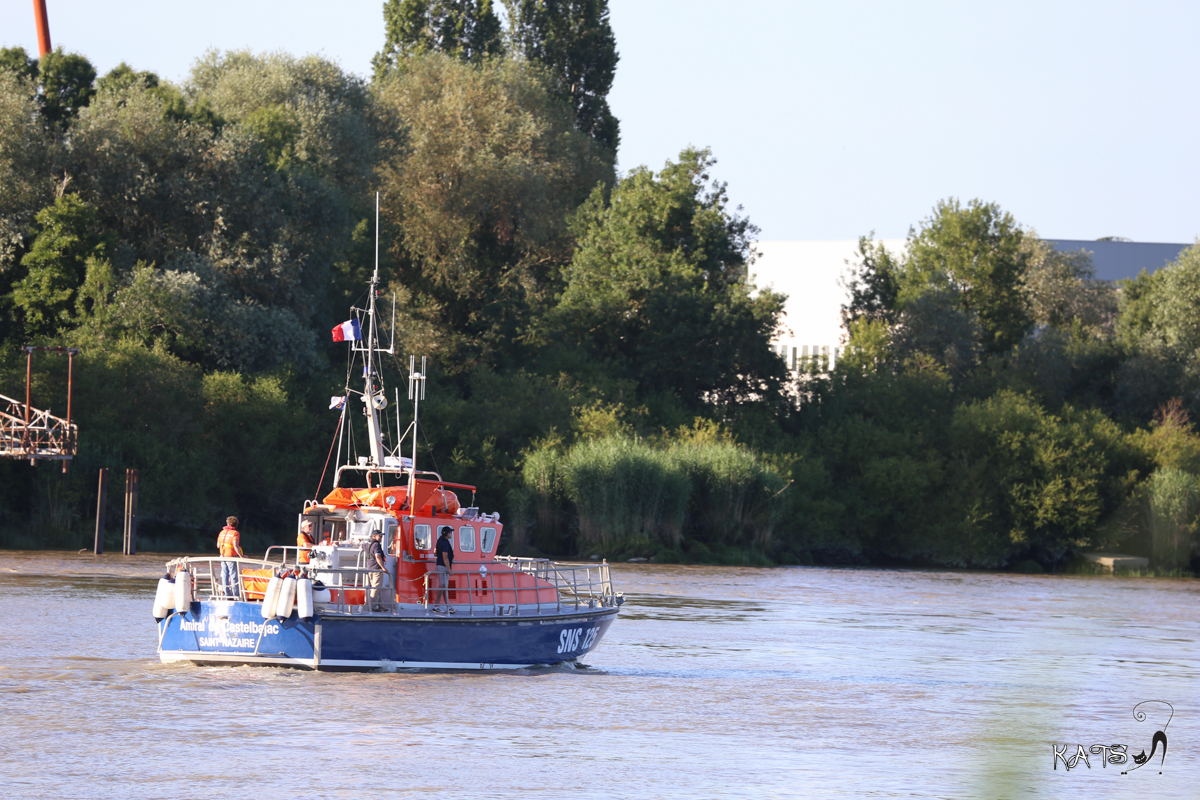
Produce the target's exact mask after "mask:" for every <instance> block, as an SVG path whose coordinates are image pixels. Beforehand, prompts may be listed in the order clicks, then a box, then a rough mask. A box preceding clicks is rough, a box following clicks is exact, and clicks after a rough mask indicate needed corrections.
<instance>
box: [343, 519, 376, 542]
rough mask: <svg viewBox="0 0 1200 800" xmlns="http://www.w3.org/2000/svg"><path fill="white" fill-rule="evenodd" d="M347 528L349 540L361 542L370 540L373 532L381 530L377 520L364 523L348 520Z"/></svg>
mask: <svg viewBox="0 0 1200 800" xmlns="http://www.w3.org/2000/svg"><path fill="white" fill-rule="evenodd" d="M346 527H347V528H348V529H349V532H350V534H349V537H348V538H349V539H350V540H351V541H359V540H364V541H365V540H366V539H369V538H370V536H371V532H372V531H376V530H379V524H378V522H376V521H375V520H370V519H366V520H363V521H362V522H359V521H357V520H348V521H347V523H346Z"/></svg>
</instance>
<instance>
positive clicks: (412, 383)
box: [408, 356, 425, 514]
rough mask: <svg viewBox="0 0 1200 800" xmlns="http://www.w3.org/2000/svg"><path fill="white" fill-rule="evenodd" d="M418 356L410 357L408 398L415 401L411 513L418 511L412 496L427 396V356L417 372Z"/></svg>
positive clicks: (414, 487) (422, 357)
mask: <svg viewBox="0 0 1200 800" xmlns="http://www.w3.org/2000/svg"><path fill="white" fill-rule="evenodd" d="M416 369H417V357H416V356H409V357H408V398H409V399H410V400H412V401H413V424H412V432H413V437H412V466H411V467H410V468H409V473H408V497H409V501H408V504H409V508H410V509H411V513H414V514H415V513H416V511H417V509H416V507H415V506H414V505H413V500H412V498H413V497H415V496H416V495H415V492H416V490H417V425H419V424H420V423H419V422H418V421H417V420H418V417H419V411H420V407H421V400H423V399H424V398H425V356H421V371H420V372H417V371H416Z"/></svg>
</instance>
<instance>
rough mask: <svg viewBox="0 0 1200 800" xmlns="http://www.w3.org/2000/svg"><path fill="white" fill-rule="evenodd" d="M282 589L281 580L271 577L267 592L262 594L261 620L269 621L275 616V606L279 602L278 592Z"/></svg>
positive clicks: (274, 576)
mask: <svg viewBox="0 0 1200 800" xmlns="http://www.w3.org/2000/svg"><path fill="white" fill-rule="evenodd" d="M281 588H283V578H281V577H279V576H278V575H272V576H271V580H270V581H269V582H268V583H267V591H266V592H264V593H263V606H262V618H263V619H271V618H272V617H274V616H275V605H276V604H277V603H278V602H279V590H280V589H281Z"/></svg>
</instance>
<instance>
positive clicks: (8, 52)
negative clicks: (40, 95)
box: [0, 47, 38, 82]
mask: <svg viewBox="0 0 1200 800" xmlns="http://www.w3.org/2000/svg"><path fill="white" fill-rule="evenodd" d="M0 72H7V73H9V74H11V75H15V76H16V77H18V78H22V79H24V80H27V81H31V82H32V81H35V80H37V76H38V62H37V59H36V58H30V57H29V53H27V52H25V48H24V47H0Z"/></svg>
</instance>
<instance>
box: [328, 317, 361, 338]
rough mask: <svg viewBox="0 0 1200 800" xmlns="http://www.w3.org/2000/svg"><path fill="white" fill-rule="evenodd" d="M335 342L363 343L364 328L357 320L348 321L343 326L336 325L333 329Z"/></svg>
mask: <svg viewBox="0 0 1200 800" xmlns="http://www.w3.org/2000/svg"><path fill="white" fill-rule="evenodd" d="M333 340H334V341H335V342H358V341H362V326H360V325H359V324H358V320H356V319H351V320H347V321H345V322H343V323H342V324H341V325H335V326H334V328H333Z"/></svg>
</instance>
